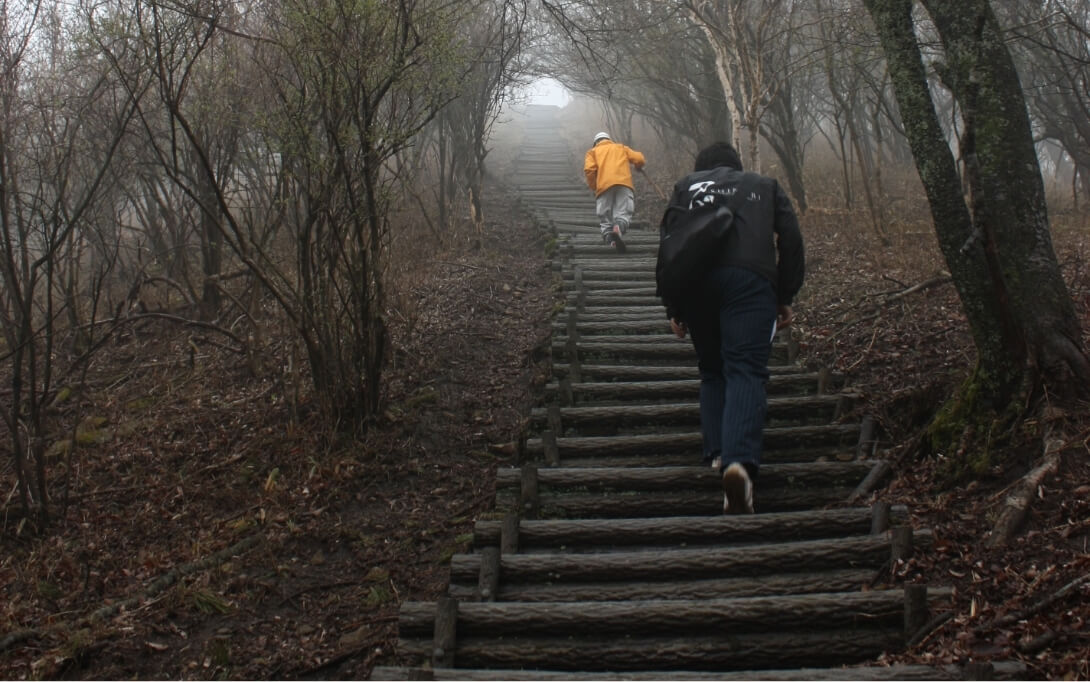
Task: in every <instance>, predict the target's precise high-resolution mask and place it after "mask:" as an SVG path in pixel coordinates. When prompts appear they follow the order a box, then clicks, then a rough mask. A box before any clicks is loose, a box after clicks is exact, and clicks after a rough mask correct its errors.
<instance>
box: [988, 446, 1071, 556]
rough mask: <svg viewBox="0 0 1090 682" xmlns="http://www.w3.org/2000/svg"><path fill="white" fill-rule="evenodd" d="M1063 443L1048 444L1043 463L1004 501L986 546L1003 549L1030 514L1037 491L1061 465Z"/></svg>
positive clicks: (1019, 483)
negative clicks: (1047, 477) (1046, 478)
mask: <svg viewBox="0 0 1090 682" xmlns="http://www.w3.org/2000/svg"><path fill="white" fill-rule="evenodd" d="M1063 445H1064V443H1063V441H1062V440H1061V439H1059V438H1050V439H1047V440H1046V441H1045V452H1044V459H1043V461H1042V462H1041V464H1039V465H1038V466H1037V467H1036V468H1035V469H1033V470H1032V471H1030V472H1029V473H1028V474H1026V475H1025V476H1024V477H1023V478H1022V480H1021V481H1019V482H1018V484H1017V485H1015V486H1014V487H1013V489H1012V490H1011V492H1010V493H1009V494H1008V495H1007V497H1006V499H1005V500H1004V501H1003V511H1002V513H1001V514H1000V515H999V520H998V521H997V522H996V524H995V528H994V529H993V530H992V532H991V533H990V534H989V536H988V538H987V540H986V544H987V545H988V546H989V547H1002V546H1004V545H1006V544H1007V543H1009V542H1010V541H1011V540H1012V539H1014V536H1015V535H1016V534H1017V533H1018V530H1019V529H1020V528H1021V527H1022V523H1023V522H1024V521H1025V520H1026V515H1027V514H1029V508H1030V504H1031V503H1032V502H1033V498H1034V497H1035V496H1036V495H1037V488H1038V486H1040V485H1041V481H1043V480H1044V478H1045V476H1047V475H1049V474H1051V473H1054V472H1055V471H1056V469H1057V467H1058V466H1059V463H1060V454H1059V453H1060V449H1061V448H1062V447H1063Z"/></svg>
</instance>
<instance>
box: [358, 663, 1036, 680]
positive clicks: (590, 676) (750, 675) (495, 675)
mask: <svg viewBox="0 0 1090 682" xmlns="http://www.w3.org/2000/svg"><path fill="white" fill-rule="evenodd" d="M1026 672H1027V670H1026V665H1025V664H1024V663H1022V662H1020V661H999V662H981V663H972V664H966V665H955V664H947V665H935V666H930V665H877V664H875V665H854V666H841V667H829V668H796V669H794V670H783V669H777V670H741V671H737V672H699V671H694V670H656V671H654V672H626V673H615V672H590V671H576V672H562V671H557V670H525V669H518V670H515V669H509V670H484V669H476V670H474V669H468V668H458V669H456V670H455V669H450V668H434V669H433V668H395V667H389V666H380V667H376V668H374V670H373V671H372V672H371V679H372V680H436V681H437V682H438V681H447V680H473V681H481V682H490V681H498V680H528V681H542V682H545V681H548V680H587V681H588V682H613V681H615V680H634V681H640V682H643V681H645V680H646V681H647V682H653V681H654V680H662V681H663V682H681V681H684V680H692V681H693V682H743V681H744V680H783V681H790V680H822V681H824V680H830V681H835V680H845V681H847V680H874V681H887V680H888V681H890V682H892V681H894V680H1020V679H1025V678H1026Z"/></svg>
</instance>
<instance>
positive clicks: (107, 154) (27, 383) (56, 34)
mask: <svg viewBox="0 0 1090 682" xmlns="http://www.w3.org/2000/svg"><path fill="white" fill-rule="evenodd" d="M45 10H46V8H45V7H44V5H43V4H39V3H30V4H26V5H20V6H18V7H14V6H6V7H5V8H4V15H3V18H4V22H3V24H2V25H0V279H2V281H3V286H0V333H2V335H3V336H2V339H3V347H2V348H0V363H2V365H3V366H4V369H5V376H7V377H8V380H9V382H10V384H9V393H8V395H9V396H10V399H9V400H5V401H4V404H5V407H4V409H3V411H2V415H3V420H4V424H5V425H6V426H7V429H8V431H9V438H10V443H11V447H12V455H13V465H14V470H15V475H16V478H17V481H18V486H17V487H18V493H19V501H20V503H21V506H22V508H23V512H24V515H25V516H24V518H28V519H29V518H35V519H37V520H38V521H39V522H40V523H43V524H44V523H47V522H48V521H49V517H50V511H49V501H50V488H49V485H48V480H47V473H48V471H47V469H48V468H47V464H46V457H45V454H46V453H45V449H46V445H47V440H46V438H47V435H48V434H49V428H50V424H49V423H47V421H48V420H47V417H46V408H47V406H48V404H49V401H50V400H52V399H53V397H54V396H55V391H56V382H57V381H58V380H62V381H63V380H64V379H65V378H66V377H69V376H71V375H73V373H76V372H78V371H79V368H80V367H81V366H86V361H87V359H88V358H89V357H90V354H91V353H93V351H94V350H95V348H96V339H95V337H94V335H93V332H94V329H95V325H94V323H95V318H96V309H95V306H96V305H97V303H98V302H99V293H100V292H101V285H102V283H103V279H104V273H105V272H108V271H109V270H110V269H111V268H112V267H113V264H114V260H113V259H112V258H110V257H105V258H98V259H95V260H92V261H91V263H90V266H89V267H87V269H88V270H90V271H88V272H82V273H81V270H80V269H81V267H84V261H85V260H86V259H85V258H84V254H85V252H86V251H87V248H88V245H89V244H90V243H91V241H92V239H93V238H92V237H91V236H90V234H89V233H91V232H92V230H91V228H92V227H93V225H94V222H95V219H96V210H97V203H98V202H99V201H100V198H101V196H102V194H103V191H104V188H105V187H106V185H107V183H108V179H109V169H110V165H111V161H112V159H113V157H114V154H115V152H116V151H117V148H118V146H119V144H120V140H121V139H122V137H123V135H124V134H125V131H126V129H127V123H128V120H129V119H130V117H131V116H132V109H131V107H125V106H121V107H119V108H112V107H111V106H110V104H111V103H110V101H109V100H110V98H109V94H110V92H109V87H108V85H109V84H108V81H107V79H105V78H104V77H103V74H102V73H98V72H96V71H95V70H94V69H93V68H86V64H85V63H81V61H80V60H78V59H77V58H75V55H66V54H63V53H62V52H61V51H59V50H58V49H57V48H58V41H59V40H61V35H60V31H61V30H62V27H61V26H60V24H59V22H57V21H56V19H57V17H55V16H50V17H47V15H46V11H45ZM46 18H48V19H50V20H51V21H50V22H47V21H46ZM85 231H86V232H87V233H88V234H85ZM101 245H102V246H103V247H104V248H102V249H101V250H100V254H107V255H108V252H109V251H110V249H109V245H108V244H105V243H102V244H101ZM81 278H85V279H86V281H88V282H90V291H88V292H87V294H88V295H87V296H86V297H85V298H83V299H82V300H80V299H78V298H77V283H78V282H79V280H80V279H81ZM85 314H86V315H88V316H89V317H90V320H89V321H88V325H87V327H86V329H83V330H81V329H80V328H79V325H80V323H81V322H82V319H83V316H84V315H85ZM65 321H68V322H69V323H71V324H72V325H74V327H73V329H72V330H71V331H74V332H76V331H85V332H86V334H84V335H83V336H82V339H81V341H80V342H79V343H76V344H74V345H73V346H71V347H70V348H68V349H65V350H66V351H67V352H65V353H62V352H61V351H62V349H61V348H60V346H59V341H60V339H61V337H62V333H63V331H64V329H65V327H64V322H65Z"/></svg>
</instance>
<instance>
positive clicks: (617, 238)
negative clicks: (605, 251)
mask: <svg viewBox="0 0 1090 682" xmlns="http://www.w3.org/2000/svg"><path fill="white" fill-rule="evenodd" d="M607 236H608V238H609V245H610V246H612V247H613V248H614V249H616V250H617V253H624V250H625V245H624V240H622V239H621V226H620V225H614V226H613V231H612V232H610V233H609V234H608V235H607Z"/></svg>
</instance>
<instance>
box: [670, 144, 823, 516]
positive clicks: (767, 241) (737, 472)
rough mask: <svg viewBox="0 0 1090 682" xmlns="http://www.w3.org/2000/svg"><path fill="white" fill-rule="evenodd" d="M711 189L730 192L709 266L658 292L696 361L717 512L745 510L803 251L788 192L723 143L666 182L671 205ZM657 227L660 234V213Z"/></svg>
mask: <svg viewBox="0 0 1090 682" xmlns="http://www.w3.org/2000/svg"><path fill="white" fill-rule="evenodd" d="M709 187H715V188H717V190H718V191H720V192H723V193H727V194H730V193H733V192H734V191H736V190H739V188H741V190H740V191H743V192H747V193H748V195H747V196H746V197H745V198H744V199H742V198H739V203H736V205H737V206H738V209H737V211H736V212H735V214H734V225H733V227H732V228H731V230H730V232H729V233H728V235H727V238H726V240H725V242H724V246H723V251H722V254H721V256H720V257H719V258H718V264H717V265H716V266H715V267H713V268H712V269H711V270H709V271H708V272H706V273H704V274H703V275H701V276H700V277H699V278H697V280H696V281H695V282H694V284H693V286H692V287H691V289H690V290H689V291H688V293H687V294H686V295H685V296H684V297H683V298H681V300H666V299H664V300H663V304H664V305H665V306H666V312H667V315H668V316H669V318H670V326H671V328H672V329H673V331H674V333H675V334H676V335H677V336H678V338H685V335H686V333H688V334H691V336H692V341H693V347H694V348H695V349H696V354H697V362H698V366H699V369H700V425H701V432H702V435H703V440H704V461H705V463H710V464H711V465H712V466H713V467H717V468H718V469H719V471H720V473H721V475H722V478H723V512H724V513H727V514H744V513H750V514H751V513H753V481H754V480H755V479H756V478H757V473H758V470H759V467H760V463H761V442H762V433H763V430H764V421H765V413H766V411H767V397H766V393H765V384H766V383H767V381H768V374H769V373H768V359H769V355H770V353H771V349H772V338H773V337H774V336H775V334H776V329H777V326H778V327H779V328H780V329H783V328H786V327H787V326H789V325H790V324H791V321H792V315H793V314H792V311H791V302H792V300H793V299H794V297H795V294H797V293H798V291H799V288H800V287H801V286H802V280H803V273H804V268H805V256H804V249H803V242H802V233H801V231H800V230H799V224H798V220H797V219H796V217H795V211H794V209H793V208H792V206H791V200H790V199H789V198H788V196H787V194H786V193H785V192H784V191H783V189H782V188H781V187H780V185H779V183H777V182H776V180H774V179H772V178H768V177H764V176H762V175H759V174H757V173H748V172H745V171H743V170H742V162H741V159H740V158H739V156H738V152H736V151H735V150H734V148H733V147H732V146H731V145H730V144H728V143H726V142H717V143H715V144H712V145H710V146H708V147H706V148H704V149H702V150H701V151H700V153H699V154H697V157H696V163H695V171H694V172H693V173H691V174H689V175H687V176H685V177H684V178H682V179H681V180H680V181H678V183H677V184H676V185H674V193H673V196H672V197H671V199H670V205H671V206H678V205H682V206H690V207H691V206H692V205H694V203H697V202H699V201H700V199H701V193H702V192H707V191H708V189H709ZM669 215H670V213H669V212H668V213H667V216H664V217H663V221H664V224H663V225H662V226H661V229H662V230H663V234H666V232H667V227H668V226H667V225H666V220H667V218H668V216H669Z"/></svg>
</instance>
